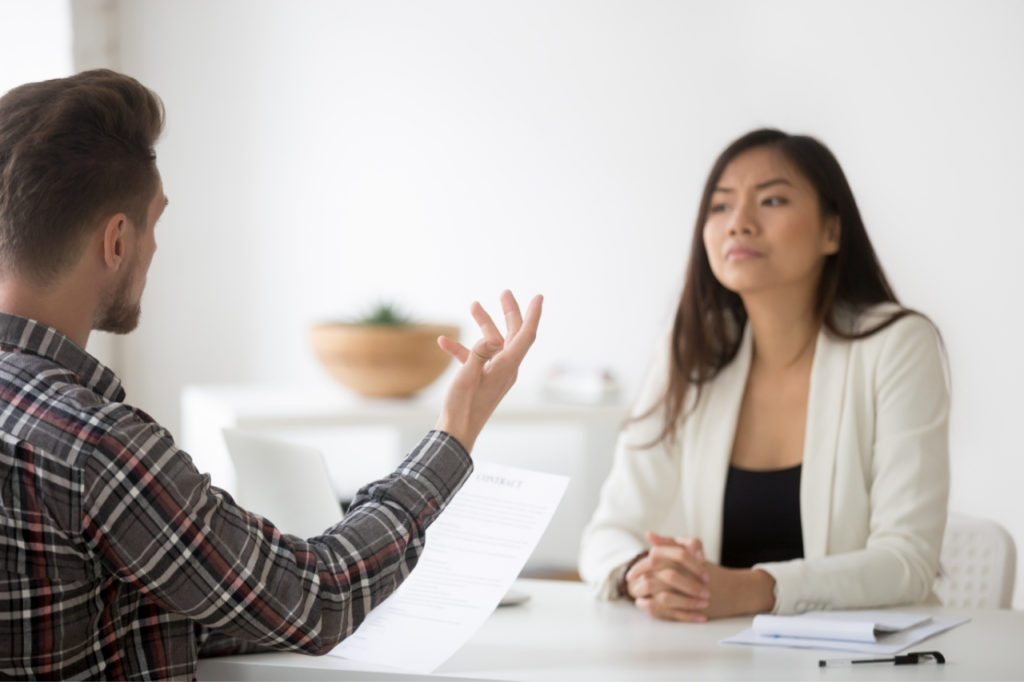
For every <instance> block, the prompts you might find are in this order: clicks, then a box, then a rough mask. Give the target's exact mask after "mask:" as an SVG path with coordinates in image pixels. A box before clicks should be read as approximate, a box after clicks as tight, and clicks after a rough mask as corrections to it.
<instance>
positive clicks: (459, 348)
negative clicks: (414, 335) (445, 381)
mask: <svg viewBox="0 0 1024 682" xmlns="http://www.w3.org/2000/svg"><path fill="white" fill-rule="evenodd" d="M437 345H438V346H440V347H441V350H443V351H444V352H445V353H448V355H450V356H452V357H453V358H455V359H456V360H458V361H459V362H460V363H465V362H466V359H467V358H469V349H468V348H466V347H465V346H463V345H462V344H461V343H459V342H458V341H453V340H451V339H449V338H448V337H447V336H439V337H437Z"/></svg>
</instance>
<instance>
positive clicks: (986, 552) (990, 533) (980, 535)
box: [935, 514, 1017, 609]
mask: <svg viewBox="0 0 1024 682" xmlns="http://www.w3.org/2000/svg"><path fill="white" fill-rule="evenodd" d="M1016 566H1017V552H1016V549H1015V547H1014V543H1013V538H1012V537H1011V536H1010V534H1009V533H1007V532H1006V529H1005V528H1003V527H1002V526H1001V525H999V524H998V523H996V522H995V521H989V520H987V519H978V518H972V517H970V516H964V515H962V514H950V516H949V520H948V521H947V523H946V535H945V537H944V538H943V540H942V553H941V555H940V557H939V577H938V578H937V579H936V580H935V594H936V595H938V597H939V599H940V600H942V604H943V606H949V607H955V608H972V609H974V608H987V609H1008V608H1010V607H1011V605H1012V603H1013V580H1014V572H1015V570H1016Z"/></svg>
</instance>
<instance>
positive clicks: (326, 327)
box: [310, 302, 459, 398]
mask: <svg viewBox="0 0 1024 682" xmlns="http://www.w3.org/2000/svg"><path fill="white" fill-rule="evenodd" d="M442 334H443V335H445V336H447V337H449V338H451V339H458V337H459V328H458V327H455V326H452V325H443V324H423V323H418V322H415V321H413V319H412V318H411V317H410V316H409V315H407V314H406V313H404V312H403V311H401V310H400V309H399V308H398V307H397V306H395V305H394V304H393V303H390V302H381V303H378V304H377V305H376V306H374V307H373V308H372V309H370V310H369V311H368V312H367V313H366V314H364V315H362V316H360V317H358V318H356V319H354V320H349V321H334V322H325V323H322V324H316V325H313V327H312V329H311V330H310V338H311V341H312V343H313V349H314V350H315V351H316V355H317V357H318V358H319V359H320V362H321V363H322V364H323V365H324V367H325V368H326V369H327V371H328V372H329V373H330V374H331V376H332V377H334V378H335V379H336V380H338V381H339V382H340V383H341V384H342V385H344V386H346V387H348V388H350V389H352V390H353V391H355V392H356V393H359V394H360V395H364V396H367V397H372V398H400V397H408V396H412V395H414V394H415V393H417V392H418V391H420V390H422V389H424V388H426V387H427V386H429V385H430V384H431V383H433V382H434V381H435V380H436V379H437V378H438V377H439V376H441V374H442V373H443V372H444V370H445V368H446V367H448V363H449V362H450V360H451V356H449V355H448V354H447V353H445V352H444V351H443V350H441V349H440V348H439V347H438V345H437V337H438V336H440V335H442Z"/></svg>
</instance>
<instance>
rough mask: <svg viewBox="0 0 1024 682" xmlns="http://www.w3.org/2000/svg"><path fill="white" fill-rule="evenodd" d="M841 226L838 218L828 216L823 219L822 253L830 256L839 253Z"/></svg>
mask: <svg viewBox="0 0 1024 682" xmlns="http://www.w3.org/2000/svg"><path fill="white" fill-rule="evenodd" d="M842 229H843V228H842V225H841V224H840V220H839V216H837V215H830V216H828V217H827V218H825V244H824V247H825V248H824V252H825V254H826V255H832V254H833V253H838V252H839V237H840V235H841V234H842Z"/></svg>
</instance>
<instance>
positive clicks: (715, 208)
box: [708, 204, 729, 213]
mask: <svg viewBox="0 0 1024 682" xmlns="http://www.w3.org/2000/svg"><path fill="white" fill-rule="evenodd" d="M727 208H729V204H711V206H709V207H708V213H721V212H722V211H724V210H725V209H727Z"/></svg>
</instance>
